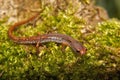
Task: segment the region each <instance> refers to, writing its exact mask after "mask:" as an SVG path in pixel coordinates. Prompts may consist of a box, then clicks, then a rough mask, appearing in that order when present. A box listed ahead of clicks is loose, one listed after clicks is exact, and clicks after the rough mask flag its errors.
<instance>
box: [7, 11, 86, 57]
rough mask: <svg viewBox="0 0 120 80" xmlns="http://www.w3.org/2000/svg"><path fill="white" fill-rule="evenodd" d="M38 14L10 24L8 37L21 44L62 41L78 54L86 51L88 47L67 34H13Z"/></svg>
mask: <svg viewBox="0 0 120 80" xmlns="http://www.w3.org/2000/svg"><path fill="white" fill-rule="evenodd" d="M38 15H39V13H37V14H36V15H34V16H32V17H31V18H29V19H27V20H23V21H21V22H17V23H15V24H14V25H12V26H10V28H9V30H8V37H9V38H10V39H11V40H12V41H14V42H15V43H19V44H36V45H39V44H43V43H47V42H56V43H61V44H63V45H66V46H69V47H70V48H71V49H72V50H73V51H74V52H75V53H77V54H80V55H83V54H85V53H86V48H85V47H84V46H83V45H82V44H81V43H80V42H78V41H77V40H75V39H73V38H72V37H70V36H68V35H65V34H59V33H49V34H42V35H37V36H31V37H17V36H15V35H14V34H13V32H14V31H15V30H16V29H17V28H18V27H20V26H21V25H23V24H26V23H28V22H30V21H32V20H34V19H35V18H37V16H38Z"/></svg>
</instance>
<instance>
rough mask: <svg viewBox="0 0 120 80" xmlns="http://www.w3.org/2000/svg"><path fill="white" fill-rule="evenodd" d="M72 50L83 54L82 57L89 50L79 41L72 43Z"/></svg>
mask: <svg viewBox="0 0 120 80" xmlns="http://www.w3.org/2000/svg"><path fill="white" fill-rule="evenodd" d="M72 48H73V51H74V52H76V53H78V54H81V55H83V54H85V53H86V51H87V49H86V48H85V47H84V46H83V45H82V44H81V43H79V42H78V41H75V42H73V43H72Z"/></svg>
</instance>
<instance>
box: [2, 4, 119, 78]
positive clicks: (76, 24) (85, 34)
mask: <svg viewBox="0 0 120 80" xmlns="http://www.w3.org/2000/svg"><path fill="white" fill-rule="evenodd" d="M70 4H71V3H70ZM84 4H86V3H84ZM69 7H70V8H69ZM77 8H78V7H77ZM54 11H55V10H54V8H53V7H52V5H48V6H45V10H44V11H43V12H42V13H40V16H41V19H40V20H39V21H38V22H37V24H36V27H35V28H34V27H33V26H27V27H25V26H26V25H23V26H21V27H20V28H19V29H17V31H16V32H15V35H16V36H20V37H22V36H26V37H27V36H34V35H37V33H40V34H44V33H50V32H53V33H56V32H57V33H62V34H67V35H70V36H72V37H73V38H75V39H76V40H78V41H80V42H81V43H83V44H84V46H85V47H86V48H87V52H86V54H85V55H83V56H80V55H76V54H75V53H73V52H72V50H71V49H70V48H69V47H67V48H66V49H65V51H64V52H63V51H61V48H62V46H61V45H57V44H56V43H47V44H44V45H43V47H42V49H41V48H40V49H41V51H40V53H39V54H36V48H35V45H20V44H16V43H14V42H13V41H12V40H10V39H9V38H8V35H7V31H8V28H9V25H7V24H6V23H4V22H3V21H1V22H0V34H1V36H0V78H1V80H5V79H10V80H11V79H17V80H21V79H22V80H26V79H28V80H31V79H34V80H57V79H58V80H70V79H71V80H94V79H98V80H106V79H113V80H114V79H115V80H118V79H119V78H120V75H119V73H120V67H119V66H120V58H119V56H120V45H119V44H120V22H119V21H117V20H112V19H111V20H106V21H103V22H100V23H97V24H96V25H92V24H91V25H90V24H89V26H88V25H86V21H85V20H84V18H80V17H78V16H76V15H73V14H71V13H73V12H74V11H73V8H72V7H71V5H70V6H68V7H67V10H66V11H64V10H62V9H61V10H60V9H58V12H57V13H54ZM24 32H25V33H24ZM101 77H102V78H101Z"/></svg>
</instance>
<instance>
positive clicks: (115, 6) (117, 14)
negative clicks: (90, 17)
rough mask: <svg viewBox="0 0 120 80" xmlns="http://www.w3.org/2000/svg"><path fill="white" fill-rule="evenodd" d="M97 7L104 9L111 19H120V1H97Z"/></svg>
mask: <svg viewBox="0 0 120 80" xmlns="http://www.w3.org/2000/svg"><path fill="white" fill-rule="evenodd" d="M96 5H99V6H102V7H104V8H105V9H106V10H107V12H108V15H109V17H110V18H118V19H120V0H96Z"/></svg>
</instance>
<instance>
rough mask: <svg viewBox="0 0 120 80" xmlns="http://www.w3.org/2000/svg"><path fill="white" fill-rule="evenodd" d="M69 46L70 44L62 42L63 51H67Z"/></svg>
mask: <svg viewBox="0 0 120 80" xmlns="http://www.w3.org/2000/svg"><path fill="white" fill-rule="evenodd" d="M67 46H68V44H67V43H66V42H63V43H62V52H65V49H66V47H67Z"/></svg>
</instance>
